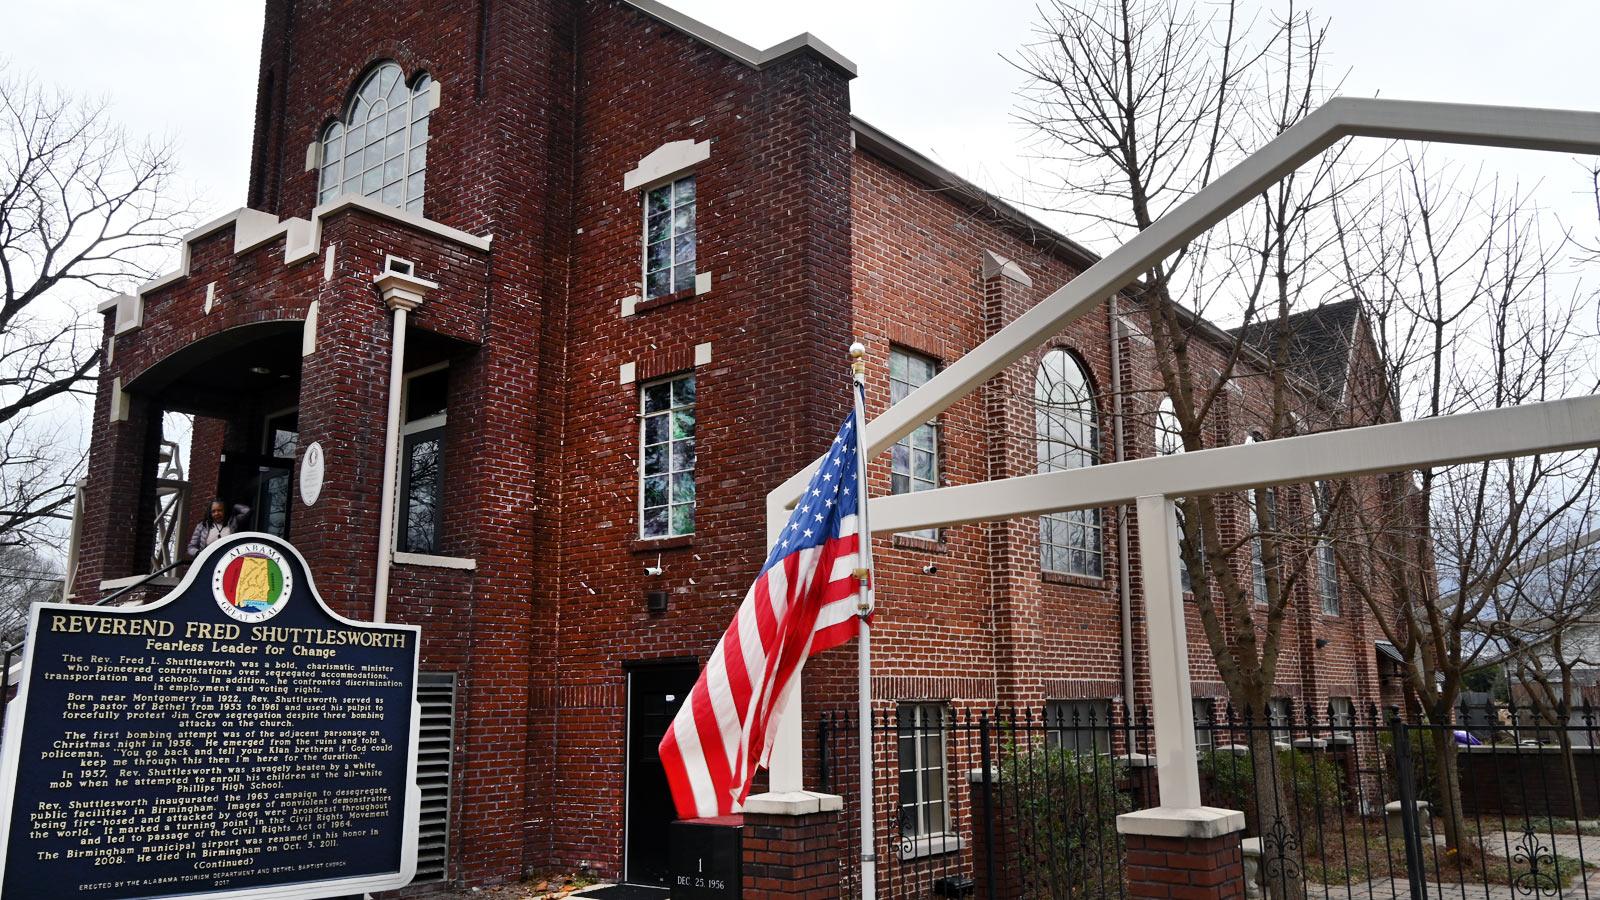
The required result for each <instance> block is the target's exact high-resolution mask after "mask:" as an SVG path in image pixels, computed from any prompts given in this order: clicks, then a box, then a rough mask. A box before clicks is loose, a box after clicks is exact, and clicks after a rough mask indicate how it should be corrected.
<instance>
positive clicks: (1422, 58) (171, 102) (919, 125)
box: [0, 0, 1600, 441]
mask: <svg viewBox="0 0 1600 900" xmlns="http://www.w3.org/2000/svg"><path fill="white" fill-rule="evenodd" d="M458 2H465V0H458ZM668 2H669V3H671V4H672V5H674V6H675V7H676V8H678V9H679V10H681V11H683V12H684V13H686V14H688V15H690V16H693V17H695V18H698V19H700V20H702V21H704V22H706V23H707V24H710V25H712V26H713V27H715V28H718V29H720V30H722V31H724V32H726V33H728V34H731V35H733V36H734V37H736V38H739V39H740V40H742V41H744V42H746V43H749V44H753V45H755V46H757V47H767V46H771V45H772V44H775V43H777V42H779V41H781V40H783V39H785V38H788V37H790V36H792V35H794V34H796V33H798V32H802V31H810V32H812V33H814V34H816V35H818V36H820V37H821V38H822V39H823V40H825V41H827V42H828V43H829V44H831V45H832V46H834V47H835V48H837V49H838V50H839V51H841V52H842V53H844V54H845V55H846V56H848V57H850V58H851V59H853V60H854V61H855V62H856V63H857V65H858V66H859V67H860V77H858V78H857V79H856V80H855V82H854V83H853V85H852V103H853V106H854V109H855V112H856V113H858V114H859V115H861V116H862V117H863V118H865V119H866V120H868V121H870V122H872V123H873V124H875V125H877V126H878V127H879V128H882V129H884V130H885V131H887V132H889V133H890V134H892V135H894V136H896V137H897V138H899V139H900V140H902V141H904V142H906V143H908V144H910V145H911V146H913V147H915V148H917V149H919V150H921V151H922V152H924V153H927V154H928V155H930V156H932V157H933V158H935V159H936V160H938V161H939V162H941V163H943V164H944V165H945V166H946V167H948V168H950V169H951V170H953V171H955V172H957V173H959V174H961V175H964V176H966V177H967V178H969V179H971V180H973V181H976V182H978V183H979V184H981V185H983V186H985V187H987V188H989V189H990V190H993V191H995V192H997V193H999V194H1001V195H1003V196H1008V197H1013V198H1015V197H1018V196H1020V195H1022V193H1023V189H1024V186H1025V185H1026V184H1027V182H1028V180H1029V178H1030V177H1033V176H1035V175H1036V174H1038V173H1037V172H1036V171H1035V170H1034V169H1033V168H1030V165H1029V162H1028V159H1027V154H1026V151H1025V149H1024V145H1025V142H1026V138H1027V134H1026V132H1025V131H1023V130H1022V129H1021V127H1020V126H1018V125H1017V124H1016V122H1015V121H1014V119H1013V106H1014V102H1015V91H1016V90H1017V88H1018V87H1019V85H1020V83H1021V79H1020V77H1019V76H1018V74H1017V73H1016V72H1015V71H1014V70H1013V69H1011V68H1010V67H1009V66H1008V65H1007V63H1006V62H1005V61H1004V59H1002V57H1001V54H1003V53H1010V52H1012V51H1014V50H1016V48H1018V47H1019V46H1021V45H1022V44H1024V43H1026V42H1028V41H1029V40H1031V39H1032V35H1031V32H1030V29H1031V26H1032V22H1033V21H1034V20H1035V18H1036V17H1035V11H1034V6H1033V2H1032V0H988V2H978V0H970V2H969V0H809V2H806V3H791V2H784V3H779V2H774V0H668ZM1303 6H1304V4H1302V7H1303ZM1313 9H1314V10H1315V12H1316V13H1317V14H1318V15H1320V16H1325V17H1328V18H1329V19H1330V20H1331V24H1332V34H1331V38H1330V42H1329V46H1328V50H1329V57H1328V61H1329V63H1330V70H1331V71H1337V72H1340V73H1343V72H1346V71H1348V73H1349V74H1348V77H1347V79H1346V81H1345V87H1344V92H1345V93H1348V94H1356V95H1363V96H1371V95H1374V94H1381V95H1382V96H1385V97H1393V98H1401V99H1414V100H1449V101H1463V102H1475V103H1499V104H1511V105H1524V106H1550V107H1565V108H1579V109H1582V108H1588V109H1600V77H1597V76H1600V62H1597V59H1600V56H1597V54H1596V53H1595V52H1594V49H1593V44H1594V41H1595V39H1596V37H1597V36H1600V0H1525V2H1523V3H1520V4H1515V5H1508V4H1505V3H1501V2H1495V3H1491V2H1488V0H1321V2H1316V3H1314V4H1313ZM261 14H262V3H261V2H260V0H135V2H130V0H50V2H42V0H0V21H3V22H4V27H3V28H0V59H4V60H5V61H6V62H7V66H8V68H9V70H10V74H12V75H26V76H32V77H35V78H37V79H39V80H41V81H43V82H47V83H51V84H55V85H58V86H60V87H63V88H66V89H69V90H71V91H74V92H76V93H80V94H89V95H96V96H104V97H107V98H108V99H110V100H111V102H112V104H113V114H114V115H115V116H117V117H118V119H120V120H121V121H122V122H123V123H124V124H126V125H127V126H129V127H130V128H131V129H132V130H134V131H135V132H145V133H149V134H153V135H156V136H166V137H170V138H171V139H172V140H174V141H175V142H177V144H178V147H179V159H180V161H181V165H182V174H183V177H184V179H185V180H186V181H187V183H188V185H189V188H190V190H191V191H192V192H193V193H194V194H195V195H196V196H197V197H198V198H199V199H200V206H201V212H202V213H204V214H205V215H203V216H202V218H203V219H204V218H210V217H212V216H213V215H216V214H220V213H222V212H225V211H227V210H230V209H233V208H235V207H238V206H240V205H242V204H243V202H244V196H245V187H246V175H247V171H248V167H249V158H250V139H251V127H252V126H251V123H252V119H253V112H254V108H255V89H256V83H255V76H256V68H257V61H258V58H259V52H260V40H261ZM447 96H448V95H447ZM1433 156H1434V159H1435V160H1439V159H1441V158H1446V157H1454V158H1457V159H1460V160H1461V161H1462V162H1463V163H1465V164H1466V165H1467V166H1469V167H1476V166H1478V165H1480V164H1486V165H1487V166H1488V168H1489V171H1490V172H1491V173H1492V174H1500V175H1504V176H1507V177H1510V178H1514V179H1517V180H1519V181H1521V182H1522V184H1523V186H1524V187H1525V188H1527V187H1530V186H1531V185H1532V184H1533V183H1535V182H1541V183H1542V186H1541V187H1540V189H1539V190H1538V192H1537V193H1536V195H1535V199H1536V200H1537V201H1538V202H1539V203H1541V204H1542V205H1544V206H1546V207H1549V208H1551V209H1554V210H1556V211H1557V212H1558V213H1559V214H1560V215H1561V216H1562V218H1563V219H1564V220H1565V221H1566V222H1567V223H1568V224H1569V225H1572V226H1574V227H1576V228H1577V229H1579V230H1580V231H1581V232H1582V233H1583V234H1584V235H1585V236H1589V235H1593V233H1594V232H1595V230H1596V228H1595V216H1594V211H1593V206H1592V201H1591V200H1590V199H1589V197H1588V195H1587V189H1588V186H1589V185H1588V182H1587V178H1586V174H1585V172H1584V170H1583V168H1582V166H1580V165H1579V164H1578V163H1577V162H1575V161H1574V160H1573V159H1572V158H1570V157H1567V156H1563V155H1560V154H1538V153H1531V152H1512V151H1479V150H1467V149H1460V148H1438V149H1436V150H1435V151H1433ZM1034 196H1037V194H1035V195H1034ZM1047 218H1048V217H1047ZM1052 224H1055V225H1057V226H1058V227H1062V228H1063V229H1064V230H1068V231H1069V233H1072V232H1071V223H1066V222H1062V221H1060V220H1052ZM1072 236H1073V237H1077V238H1079V239H1084V240H1088V237H1087V236H1086V235H1083V234H1078V233H1073V234H1072ZM1096 249H1099V250H1101V251H1105V250H1107V249H1109V248H1107V247H1104V246H1099V245H1096ZM174 262H176V257H174ZM62 415H63V418H64V419H66V420H75V424H76V425H78V428H77V429H76V430H77V432H78V433H77V435H76V436H77V438H78V439H79V440H80V441H81V440H82V438H83V430H84V429H85V428H86V426H87V418H88V412H87V408H85V409H84V410H83V411H81V412H77V413H73V412H70V411H67V410H63V411H62ZM63 437H64V438H65V439H68V440H70V439H71V436H70V435H63Z"/></svg>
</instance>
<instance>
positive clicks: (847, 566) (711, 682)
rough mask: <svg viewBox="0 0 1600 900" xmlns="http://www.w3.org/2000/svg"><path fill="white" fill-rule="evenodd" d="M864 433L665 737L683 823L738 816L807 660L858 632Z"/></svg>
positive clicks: (785, 541) (847, 445)
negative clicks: (859, 459) (859, 471)
mask: <svg viewBox="0 0 1600 900" xmlns="http://www.w3.org/2000/svg"><path fill="white" fill-rule="evenodd" d="M854 432H855V425H854V423H853V422H852V420H851V419H846V420H845V422H844V426H843V427H841V428H840V429H839V436H838V437H836V438H834V439H833V446H832V448H830V450H829V452H828V455H827V457H826V459H825V460H824V462H823V464H822V466H821V467H820V468H819V469H818V470H817V474H816V475H815V476H813V477H812V479H811V484H810V485H808V486H807V488H806V492H805V494H804V495H802V496H801V498H800V502H799V503H798V504H796V505H795V509H794V513H793V514H792V515H791V516H790V517H789V522H788V524H787V525H785V526H784V529H783V534H782V536H781V537H779V538H778V540H777V543H776V544H775V545H774V546H773V548H772V552H771V553H770V554H769V555H768V556H767V562H766V564H765V565H763V566H762V567H761V574H759V575H757V576H756V581H755V584H753V585H751V586H750V590H749V591H748V592H747V593H746V594H745V596H744V602H743V603H741V604H740V605H739V613H738V615H736V616H735V617H734V619H733V623H732V624H730V625H729V626H728V630H727V631H726V632H724V633H723V635H722V640H720V641H718V642H717V649H716V650H715V651H713V652H712V654H711V660H710V662H708V663H706V667H705V670H704V671H702V672H701V673H700V680H699V681H697V682H695V685H694V690H692V691H690V692H689V697H688V699H687V700H685V701H684V704H683V706H682V707H680V708H679V709H678V714H677V716H676V717H674V718H673V720H672V727H670V728H668V729H667V735H666V737H664V738H662V739H661V746H660V751H661V764H662V766H663V767H665V769H666V772H667V783H668V784H669V785H671V787H672V800H673V802H674V803H675V804H676V805H677V807H678V815H679V816H680V817H682V818H685V819H688V818H696V817H700V816H723V815H728V814H730V813H733V812H736V811H737V810H738V808H739V806H740V804H742V803H743V802H744V799H745V796H746V795H747V794H749V792H750V782H751V780H752V779H753V778H755V774H756V767H757V766H761V767H765V766H766V765H767V761H768V756H769V755H770V754H771V752H772V744H773V741H774V739H775V737H776V735H777V726H776V723H777V720H778V717H779V716H780V715H782V714H783V710H784V707H785V706H786V705H787V703H788V700H789V696H790V694H792V693H793V691H794V689H795V688H796V687H798V686H799V684H800V682H799V680H798V679H797V678H796V676H798V675H799V674H800V669H801V667H802V666H804V665H805V662H806V659H807V658H808V657H810V656H811V655H812V654H814V653H821V652H822V651H824V650H827V649H829V648H830V647H837V646H838V645H840V644H842V643H844V642H845V641H848V640H849V639H850V638H851V637H852V636H854V635H855V633H856V629H857V627H858V626H859V622H860V619H859V616H858V609H857V598H858V596H859V594H860V591H861V582H860V580H859V579H857V578H856V576H855V570H856V568H857V567H858V566H860V565H861V563H860V535H859V523H860V521H861V520H860V517H859V516H858V515H857V514H856V512H857V509H858V504H857V501H858V500H859V499H860V486H859V485H858V484H857V480H856V453H857V451H858V446H857V442H856V435H855V433H854Z"/></svg>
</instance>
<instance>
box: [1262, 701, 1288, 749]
mask: <svg viewBox="0 0 1600 900" xmlns="http://www.w3.org/2000/svg"><path fill="white" fill-rule="evenodd" d="M1293 722H1294V703H1293V702H1292V701H1290V700H1289V698H1288V697H1273V698H1272V699H1271V700H1270V701H1268V702H1267V727H1268V729H1269V730H1270V731H1271V733H1272V740H1273V741H1275V742H1277V743H1280V744H1287V743H1289V742H1290V740H1291V739H1292V738H1293V737H1294V731H1293Z"/></svg>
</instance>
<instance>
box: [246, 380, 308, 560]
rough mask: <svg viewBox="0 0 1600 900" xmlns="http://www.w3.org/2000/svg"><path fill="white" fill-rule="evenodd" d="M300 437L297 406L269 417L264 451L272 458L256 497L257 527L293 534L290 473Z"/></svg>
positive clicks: (265, 431) (264, 453) (264, 467)
mask: <svg viewBox="0 0 1600 900" xmlns="http://www.w3.org/2000/svg"><path fill="white" fill-rule="evenodd" d="M299 440H300V413H299V411H298V410H297V409H295V408H290V409H286V410H283V411H281V412H276V413H273V414H272V415H270V416H267V421H266V427H265V428H263V429H262V435H261V443H262V447H261V450H262V453H263V455H265V456H268V457H270V458H271V459H272V462H271V463H269V464H264V465H262V466H261V487H260V490H259V491H258V492H257V496H256V527H257V528H259V529H261V530H262V531H265V532H266V533H268V534H275V535H277V536H278V537H281V538H286V537H288V536H289V514H290V511H291V510H292V508H293V504H292V503H291V502H290V500H291V499H292V497H293V493H292V490H291V487H290V484H291V480H292V479H291V478H290V474H291V472H292V471H293V469H294V455H295V450H296V447H297V445H298V443H299Z"/></svg>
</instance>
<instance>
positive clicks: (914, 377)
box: [889, 349, 939, 541]
mask: <svg viewBox="0 0 1600 900" xmlns="http://www.w3.org/2000/svg"><path fill="white" fill-rule="evenodd" d="M938 370H939V366H938V364H937V363H935V362H934V361H933V360H931V359H929V358H927V357H926V356H921V355H919V354H916V353H910V352H907V351H905V350H899V349H891V350H890V351H889V403H890V404H895V403H899V402H900V401H901V400H904V399H905V398H906V397H907V396H908V395H910V393H911V392H912V391H914V390H916V389H917V388H919V387H922V386H923V385H924V384H927V383H928V379H930V378H932V377H933V373H935V372H937V371H938ZM889 471H890V475H889V491H890V493H894V494H910V493H913V492H915V491H929V490H933V489H934V488H936V487H938V486H939V432H938V428H937V427H936V425H935V423H934V422H925V423H923V424H921V425H918V426H917V430H916V431H913V432H911V433H910V434H908V435H906V436H905V437H903V438H901V439H900V440H898V441H896V442H895V445H894V453H893V457H892V459H891V461H890V465H889ZM907 534H909V535H910V536H912V537H919V538H925V539H927V540H930V541H936V540H938V539H939V529H937V528H925V529H923V530H921V531H911V532H907Z"/></svg>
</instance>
